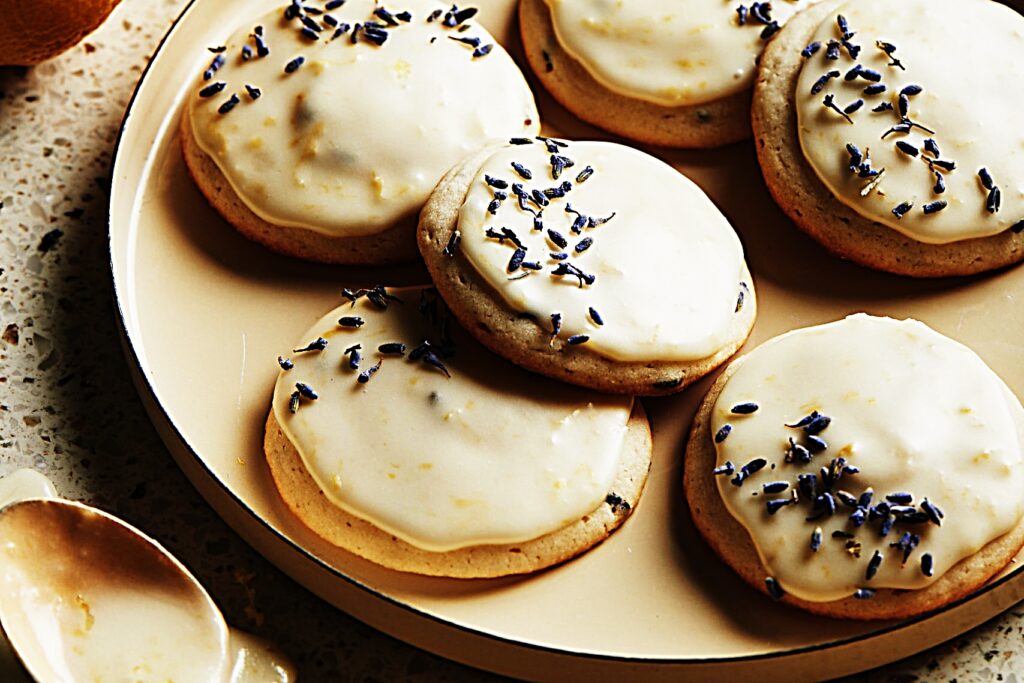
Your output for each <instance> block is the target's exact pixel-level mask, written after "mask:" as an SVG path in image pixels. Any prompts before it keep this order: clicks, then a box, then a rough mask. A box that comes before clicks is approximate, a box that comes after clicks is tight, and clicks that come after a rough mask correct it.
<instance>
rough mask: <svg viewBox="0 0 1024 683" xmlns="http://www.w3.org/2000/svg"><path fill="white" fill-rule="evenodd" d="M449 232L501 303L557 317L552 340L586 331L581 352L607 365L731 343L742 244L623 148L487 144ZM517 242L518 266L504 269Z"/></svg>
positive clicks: (694, 197)
mask: <svg viewBox="0 0 1024 683" xmlns="http://www.w3.org/2000/svg"><path fill="white" fill-rule="evenodd" d="M549 145H554V146H552V147H551V148H550V149H549V148H548V146H549ZM552 149H553V150H555V152H554V153H553V152H552V151H551V150H552ZM555 157H558V158H560V159H564V160H567V161H568V162H569V163H572V165H571V166H567V167H566V168H565V169H564V170H560V169H558V168H556V166H555V165H554V164H556V163H566V162H557V161H556V162H553V161H552V159H553V158H555ZM513 164H519V165H520V166H521V168H522V169H524V170H525V171H526V172H527V173H528V174H529V175H530V176H531V178H532V179H531V180H526V179H525V178H524V177H523V176H522V174H521V173H520V172H519V171H517V170H516V168H515V167H514V166H513ZM556 176H557V177H556ZM488 178H490V179H491V181H490V182H489V181H488ZM495 183H496V184H497V185H500V186H502V187H495ZM517 186H521V188H518V187H517ZM503 188H504V189H503ZM545 190H549V194H550V191H551V190H558V191H562V190H566V191H564V192H562V195H563V196H551V197H550V198H547V197H544V196H541V197H540V198H539V199H540V200H543V202H539V199H538V198H537V197H536V196H535V194H534V193H535V192H537V193H540V194H542V195H543V194H544V191H545ZM517 192H518V193H521V194H522V195H523V196H524V199H523V201H520V200H519V196H520V195H519V194H517ZM556 194H557V193H556ZM502 195H506V196H507V198H506V199H504V200H501V199H500V197H501V196H502ZM496 199H497V200H498V203H499V204H500V206H497V207H495V206H494V202H495V201H496ZM544 202H547V204H545V203H544ZM492 209H493V212H492ZM538 215H539V218H538ZM581 216H582V218H581ZM538 220H539V223H538V222H536V221H538ZM592 221H593V223H594V224H592ZM538 227H540V228H541V229H537V228H538ZM502 230H511V232H512V233H513V234H514V235H515V237H516V240H517V241H518V243H519V244H521V245H522V246H521V247H517V243H516V242H515V241H513V240H511V239H510V238H508V237H507V236H504V233H502V232H501V231H502ZM458 231H459V234H460V235H461V241H460V242H459V246H458V248H459V249H460V250H461V251H462V253H463V254H464V255H465V256H466V258H467V259H468V260H469V262H470V263H471V264H472V265H473V267H474V268H475V269H476V271H477V272H478V273H479V274H480V275H481V276H482V277H483V278H484V280H486V281H487V283H488V284H489V285H490V286H491V287H492V288H493V289H494V290H495V291H496V292H497V293H498V295H499V296H500V297H501V299H502V300H503V301H504V302H505V304H507V305H508V306H509V307H511V308H512V309H513V310H516V311H520V312H524V313H529V314H531V315H533V316H535V317H536V318H537V320H538V324H540V325H541V326H542V327H543V328H544V329H549V328H550V329H551V331H552V332H555V330H554V323H553V322H552V321H551V316H552V315H553V314H557V315H558V316H560V317H559V324H560V327H559V330H558V335H554V336H560V337H561V338H562V339H563V340H565V341H566V342H567V343H571V342H570V341H569V340H571V339H572V338H573V337H576V338H577V339H578V338H579V335H582V336H585V337H586V338H587V339H586V341H585V342H584V343H586V345H587V349H589V350H591V351H593V352H595V353H598V354H600V355H602V356H605V357H607V358H611V359H613V360H623V361H680V360H697V359H701V358H706V357H708V356H711V355H713V354H714V353H715V352H716V351H717V350H718V349H720V348H721V347H722V346H724V345H725V344H726V343H727V342H728V341H729V340H730V338H729V333H730V330H731V323H732V321H733V319H734V317H735V315H736V312H737V300H738V297H739V295H740V292H741V290H745V293H744V297H745V296H746V295H747V293H749V287H750V284H749V283H744V284H743V285H741V279H742V278H743V273H744V269H745V264H744V260H743V248H742V245H741V244H740V241H739V238H738V237H737V236H736V233H735V232H734V231H733V229H732V226H731V225H729V222H728V221H727V220H726V218H725V217H724V216H723V215H722V214H721V212H719V210H718V209H717V207H715V205H714V204H713V203H712V202H711V200H710V199H708V197H707V196H706V195H705V194H704V193H703V192H702V191H701V190H700V188H698V187H697V186H696V185H695V184H693V183H692V182H691V181H690V180H689V179H688V178H686V177H685V176H683V175H682V174H680V173H679V172H677V171H676V170H675V169H673V168H671V167H670V166H668V165H666V164H665V163H663V162H661V161H660V160H658V159H656V158H654V157H652V156H650V155H648V154H645V153H643V152H640V151H637V150H635V149H632V148H630V147H626V146H624V145H618V144H613V143H607V142H572V143H563V142H560V141H559V142H557V143H553V142H551V141H543V140H535V141H534V142H533V143H531V144H518V145H510V146H508V147H505V148H502V149H500V150H498V151H496V152H495V153H494V154H493V155H492V156H491V157H490V158H489V159H488V160H487V161H486V162H485V163H484V164H483V167H482V168H481V170H480V171H479V172H478V174H477V177H476V178H475V179H474V180H473V181H472V184H471V185H470V190H469V192H468V194H467V196H466V199H465V201H464V203H463V205H462V208H461V209H460V212H459V221H458ZM518 248H522V249H524V250H525V252H524V255H523V258H522V261H523V265H520V266H518V267H515V268H513V265H514V264H513V263H512V259H513V257H514V256H515V254H516V252H517V249H518ZM563 257H564V258H563ZM531 264H534V265H533V266H531ZM536 266H539V268H538V269H536V270H532V269H531V268H532V267H536ZM567 268H569V269H571V268H577V269H579V270H580V271H581V272H582V273H583V274H582V275H579V276H577V275H573V274H572V273H571V272H570V273H565V272H564V271H565V269H567ZM591 278H592V280H591ZM591 309H593V311H596V312H597V318H595V316H594V314H593V313H592V312H591Z"/></svg>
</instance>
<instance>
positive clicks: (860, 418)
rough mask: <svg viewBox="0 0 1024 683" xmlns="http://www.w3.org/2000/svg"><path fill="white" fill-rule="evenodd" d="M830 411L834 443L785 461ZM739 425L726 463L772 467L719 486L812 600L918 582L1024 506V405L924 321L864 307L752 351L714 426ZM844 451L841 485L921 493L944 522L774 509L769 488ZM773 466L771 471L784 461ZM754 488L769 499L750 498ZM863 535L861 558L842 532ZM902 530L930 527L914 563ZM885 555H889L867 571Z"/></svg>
mask: <svg viewBox="0 0 1024 683" xmlns="http://www.w3.org/2000/svg"><path fill="white" fill-rule="evenodd" d="M750 401H753V402H756V403H757V404H758V406H759V408H758V410H757V411H756V412H755V413H753V414H750V415H734V414H731V410H732V407H733V406H736V405H738V404H741V403H745V402H750ZM813 410H817V411H820V412H821V413H822V414H824V415H827V416H829V417H831V418H832V422H831V424H830V425H829V426H828V427H827V428H826V429H825V430H824V431H822V432H821V433H820V434H819V436H820V437H821V438H822V439H824V440H825V441H826V442H827V443H828V448H827V450H825V451H824V452H823V453H820V454H818V455H815V456H814V458H813V460H812V462H811V463H809V464H802V463H800V462H796V461H795V462H791V463H786V462H785V461H784V460H785V458H784V454H785V451H786V449H787V448H788V442H787V439H788V438H789V437H794V438H797V440H798V442H799V441H801V440H803V439H805V438H806V437H805V436H804V435H803V433H802V431H801V430H800V429H794V428H788V427H786V426H785V425H787V424H796V423H797V421H798V420H800V419H801V418H802V417H804V416H805V415H807V414H809V413H810V412H811V411H813ZM725 424H730V425H732V431H731V433H730V434H729V435H728V437H727V438H726V439H725V440H724V441H722V443H720V444H719V445H718V446H717V449H718V464H719V465H722V464H724V463H725V462H726V461H729V462H732V463H734V465H735V466H736V467H737V469H738V468H740V467H741V466H743V465H744V464H746V463H748V462H750V461H752V460H754V459H755V458H765V459H766V460H767V461H768V466H767V467H765V468H764V469H762V470H761V471H760V472H758V473H756V474H754V475H752V476H751V477H750V478H749V479H747V480H746V481H745V482H744V483H743V485H742V486H735V485H733V484H732V483H731V481H730V479H731V477H728V476H719V477H718V478H717V485H718V489H719V491H720V492H721V494H722V498H723V500H724V502H725V505H726V507H727V508H728V510H729V512H730V513H731V514H732V515H733V516H734V517H735V518H736V519H737V520H738V521H739V522H740V523H741V524H742V525H743V526H744V527H745V528H746V529H747V530H748V531H749V532H750V535H751V538H752V539H753V541H754V544H755V546H756V547H757V551H758V554H759V556H760V558H761V561H762V563H763V564H764V567H765V569H766V571H767V572H768V573H769V575H771V576H773V577H775V579H776V580H777V581H778V582H779V584H780V585H781V586H782V587H783V589H784V590H785V591H786V592H788V593H791V594H793V595H795V596H797V597H799V598H803V599H805V600H810V601H819V602H824V601H831V600H837V599H840V598H845V597H849V596H850V595H852V594H853V593H854V591H855V590H856V589H858V588H860V587H866V588H871V589H877V588H907V589H913V588H921V587H924V586H927V585H929V584H931V583H932V582H933V581H935V580H936V579H938V578H939V577H941V576H942V575H943V574H944V573H945V572H946V571H947V570H948V569H949V568H950V567H952V566H953V565H955V564H956V563H957V562H959V561H960V560H961V559H963V558H965V557H968V556H969V555H971V554H973V553H974V552H976V551H978V550H979V549H980V548H982V547H983V546H985V545H986V544H988V543H989V542H990V541H993V540H995V539H997V538H999V537H1000V536H1002V535H1003V534H1005V533H1007V532H1008V531H1010V530H1011V529H1013V528H1014V527H1015V526H1016V525H1017V524H1018V523H1019V521H1020V519H1021V516H1022V515H1024V496H1022V494H1021V491H1024V468H1022V466H1021V465H1022V464H1024V463H1022V457H1021V447H1022V444H1024V440H1022V439H1024V435H1022V429H1024V409H1022V408H1021V405H1020V402H1019V401H1018V400H1017V399H1016V398H1015V397H1014V396H1013V395H1012V394H1011V393H1010V391H1009V390H1008V389H1007V387H1006V385H1005V384H1003V382H1002V381H1001V380H1000V379H999V378H998V377H997V376H996V375H995V374H994V373H993V372H992V371H991V370H990V369H989V368H988V367H987V366H986V365H985V364H984V362H983V361H982V360H981V359H980V358H978V356H977V355H975V354H974V352H972V351H971V350H970V349H968V348H966V347H964V346H962V345H961V344H958V343H956V342H954V341H952V340H950V339H948V338H946V337H943V336H942V335H940V334H938V333H937V332H934V331H933V330H931V329H930V328H928V327H926V326H925V325H924V324H922V323H920V322H917V321H913V320H905V321H896V320H892V319H888V318H873V317H869V316H866V315H863V314H861V315H855V316H851V317H849V318H847V319H845V320H842V321H839V322H834V323H830V324H828V325H822V326H818V327H812V328H808V329H802V330H797V331H794V332H790V333H788V334H785V335H783V336H781V337H778V338H776V339H774V340H772V341H770V342H768V343H766V344H764V345H763V346H761V347H759V348H758V349H756V350H755V351H753V352H751V353H750V354H748V355H747V356H745V357H744V358H743V359H742V360H741V361H740V365H739V366H738V367H737V369H736V372H735V374H734V375H733V376H732V377H731V378H730V379H729V381H728V383H727V384H726V385H725V387H724V388H723V390H722V393H721V395H720V396H719V398H718V400H717V402H716V404H715V407H714V411H713V413H712V419H711V426H712V434H715V433H717V432H718V430H720V429H721V428H722V427H723V425H725ZM838 456H842V457H845V458H846V459H847V460H848V461H849V463H850V464H852V465H854V466H856V467H858V468H860V473H859V474H848V475H846V476H844V477H843V478H842V479H841V481H840V484H839V486H837V487H836V488H838V489H843V490H845V491H847V492H849V493H851V494H852V495H854V496H860V494H861V493H862V492H863V491H864V490H865V489H866V488H868V487H871V488H872V489H873V490H874V498H873V501H872V504H877V503H879V502H882V501H883V500H884V499H885V498H884V497H885V496H886V495H888V494H890V493H895V492H909V493H911V494H913V497H914V498H913V503H912V505H914V506H915V507H916V506H919V505H920V503H921V501H922V499H923V498H927V499H928V500H929V501H930V502H931V503H933V504H935V505H936V506H938V508H939V509H941V510H942V511H943V512H944V513H945V517H944V518H943V519H942V525H941V526H936V525H934V524H932V523H926V524H913V525H902V524H900V523H897V524H896V526H895V527H894V528H893V530H892V531H891V532H890V533H889V535H888V536H886V537H884V538H882V537H880V535H879V526H880V523H879V522H877V521H876V522H868V523H866V524H864V525H863V526H862V527H860V528H859V529H857V528H855V527H854V526H853V525H852V524H851V523H850V522H849V521H848V519H849V516H850V514H851V512H852V509H851V508H849V507H846V506H845V505H843V504H842V503H839V506H838V510H837V513H836V514H835V515H834V516H832V517H825V518H822V519H820V520H817V521H813V522H809V521H806V517H808V516H810V515H811V514H812V508H811V506H810V504H809V503H808V502H807V501H803V502H801V503H800V504H798V505H790V506H788V507H783V508H782V509H781V510H779V511H778V512H777V513H776V514H775V515H769V514H768V513H767V512H766V502H765V501H766V500H768V499H772V498H784V497H786V496H789V495H790V494H791V492H792V487H791V488H790V489H789V490H787V491H785V492H784V493H781V494H775V495H766V494H765V493H763V490H762V486H763V485H764V484H766V483H769V482H773V481H779V480H785V481H789V482H790V483H791V484H795V483H796V481H797V474H799V473H804V472H809V473H818V471H819V468H821V467H823V466H825V467H827V466H828V465H829V462H830V461H831V460H832V459H833V458H835V457H838ZM773 467H774V469H773ZM754 493H757V494H758V495H756V496H755V495H752V494H754ZM816 525H818V526H820V527H821V529H822V531H823V540H822V544H821V549H820V550H819V551H818V552H816V553H814V552H811V550H810V547H809V546H810V538H811V533H812V531H813V529H814V528H815V526H816ZM836 530H839V531H847V532H853V533H856V538H855V539H854V540H855V541H856V542H858V543H860V544H861V551H860V557H859V559H858V558H855V557H853V556H852V555H851V554H850V553H849V552H848V550H847V548H846V546H845V541H844V540H842V539H834V538H832V532H833V531H836ZM905 531H909V532H911V533H914V534H918V535H919V536H920V545H919V546H918V547H917V548H916V549H915V550H914V551H913V552H912V553H911V555H910V558H909V561H908V562H907V564H906V566H901V565H902V553H901V552H899V551H898V550H897V549H895V548H892V547H890V543H893V542H896V541H898V540H899V539H900V537H901V536H902V534H903V533H904V532H905ZM876 550H878V551H879V552H880V553H881V554H882V556H883V560H882V564H881V566H880V568H879V570H878V573H877V575H876V576H875V577H874V578H873V579H871V580H867V579H866V572H867V566H868V562H869V560H870V558H871V557H872V555H873V553H874V552H875V551H876ZM925 553H930V554H931V555H932V557H933V559H934V574H933V576H932V577H927V576H925V575H924V573H923V572H922V571H921V559H922V556H923V554H925Z"/></svg>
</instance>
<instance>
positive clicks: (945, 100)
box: [795, 0, 1024, 244]
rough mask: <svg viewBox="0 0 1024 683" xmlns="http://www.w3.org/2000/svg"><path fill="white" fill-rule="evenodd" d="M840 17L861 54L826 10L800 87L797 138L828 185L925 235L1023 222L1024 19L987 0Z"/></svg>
mask: <svg viewBox="0 0 1024 683" xmlns="http://www.w3.org/2000/svg"><path fill="white" fill-rule="evenodd" d="M838 14H839V15H841V16H843V17H844V18H845V20H846V22H848V24H847V25H848V29H847V30H848V31H849V32H851V33H853V34H854V35H853V36H851V37H850V39H849V41H848V43H849V44H850V45H852V46H853V52H854V53H855V54H857V58H856V59H854V58H853V57H852V56H851V51H850V49H847V48H845V47H842V46H841V45H839V44H838V41H840V40H841V37H842V34H843V33H844V31H843V29H841V28H840V27H839V23H838V18H837V15H830V16H829V18H828V19H827V20H826V21H825V22H823V23H822V24H821V26H820V27H819V28H818V30H817V32H816V34H815V36H814V38H813V41H814V42H817V43H820V44H821V48H820V49H819V50H818V52H817V53H816V54H814V55H813V56H810V57H808V58H806V59H805V61H804V65H803V68H802V72H801V74H800V78H799V81H798V84H797V89H796V93H795V97H796V107H797V114H798V118H799V134H800V144H801V147H802V148H803V152H804V156H805V158H806V159H807V161H808V162H809V163H810V165H811V167H812V168H813V169H814V170H815V172H816V173H817V175H818V177H819V178H820V179H821V180H822V182H823V183H824V184H825V185H826V186H827V187H828V188H829V189H830V190H831V191H832V193H833V194H835V196H836V197H837V198H838V199H839V200H840V201H841V202H843V203H844V204H846V205H847V206H849V207H850V208H852V209H853V210H854V211H856V212H857V213H859V214H860V215H862V216H864V217H865V218H867V219H869V220H873V221H877V222H879V223H882V224H884V225H887V226H888V227H890V228H892V229H894V230H897V231H899V232H900V233H902V234H904V235H906V236H908V237H910V238H912V239H915V240H917V241H919V242H926V243H932V244H946V243H949V242H955V241H959V240H966V239H970V238H975V237H985V236H989V235H994V234H997V233H1000V232H1002V231H1004V230H1007V229H1008V228H1011V227H1014V226H1017V225H1018V223H1020V222H1021V220H1022V219H1024V131H1022V128H1021V126H1020V121H1019V118H1020V117H1019V112H1020V109H1021V103H1022V102H1024V82H1022V81H1021V79H1020V77H1019V73H1018V72H1019V69H1018V67H1017V63H1018V61H1019V60H1018V59H1016V58H1015V57H1019V56H1022V55H1024V17H1021V15H1020V14H1018V13H1017V12H1016V11H1014V10H1012V9H1010V8H1008V7H1006V6H1004V5H1000V4H997V3H995V2H990V0H938V1H935V2H932V1H928V2H926V1H925V0H903V1H901V2H891V1H890V0H857V2H849V3H846V4H845V5H843V6H842V7H841V8H840V9H839V11H838ZM829 41H833V43H836V45H835V46H833V48H832V50H831V53H830V50H829V47H828V46H829ZM890 47H892V49H891V50H890ZM857 48H859V51H858V50H857ZM887 50H889V51H890V52H891V53H892V55H893V57H890V56H889V54H888V53H887ZM830 54H831V56H833V57H835V59H830V58H829V56H830ZM858 66H859V67H860V69H861V71H856V70H855V69H856V68H857V67H858ZM827 74H833V77H832V78H828V79H827V81H826V82H825V83H824V84H821V83H819V79H822V78H825V77H826V76H827ZM883 86H884V92H875V91H877V90H881V89H882V87H883ZM812 91H813V92H812ZM901 94H904V95H905V97H903V98H901ZM827 97H831V98H832V100H831V101H832V102H833V104H834V106H835V108H836V109H838V110H841V111H837V110H836V109H831V108H828V107H827V106H825V104H824V99H825V98H827ZM901 99H902V102H901ZM858 102H861V103H862V104H861V105H858V104H857V103H858ZM858 106H859V109H856V110H855V111H853V110H851V111H850V112H849V113H845V112H846V110H847V109H849V108H851V107H853V108H856V107H858ZM879 107H882V108H884V109H883V110H881V111H875V110H876V109H877V108H879ZM890 107H891V108H890ZM904 110H905V111H904ZM844 114H845V116H844ZM929 141H931V142H929ZM847 145H852V146H853V147H852V148H849V149H848V148H847ZM854 151H855V152H857V154H853V152H854ZM983 170H984V171H986V172H987V175H988V178H987V179H986V178H984V177H983V176H984V173H983ZM883 171H884V173H883ZM894 212H895V213H894ZM1020 227H1021V228H1024V223H1021V224H1020Z"/></svg>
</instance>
